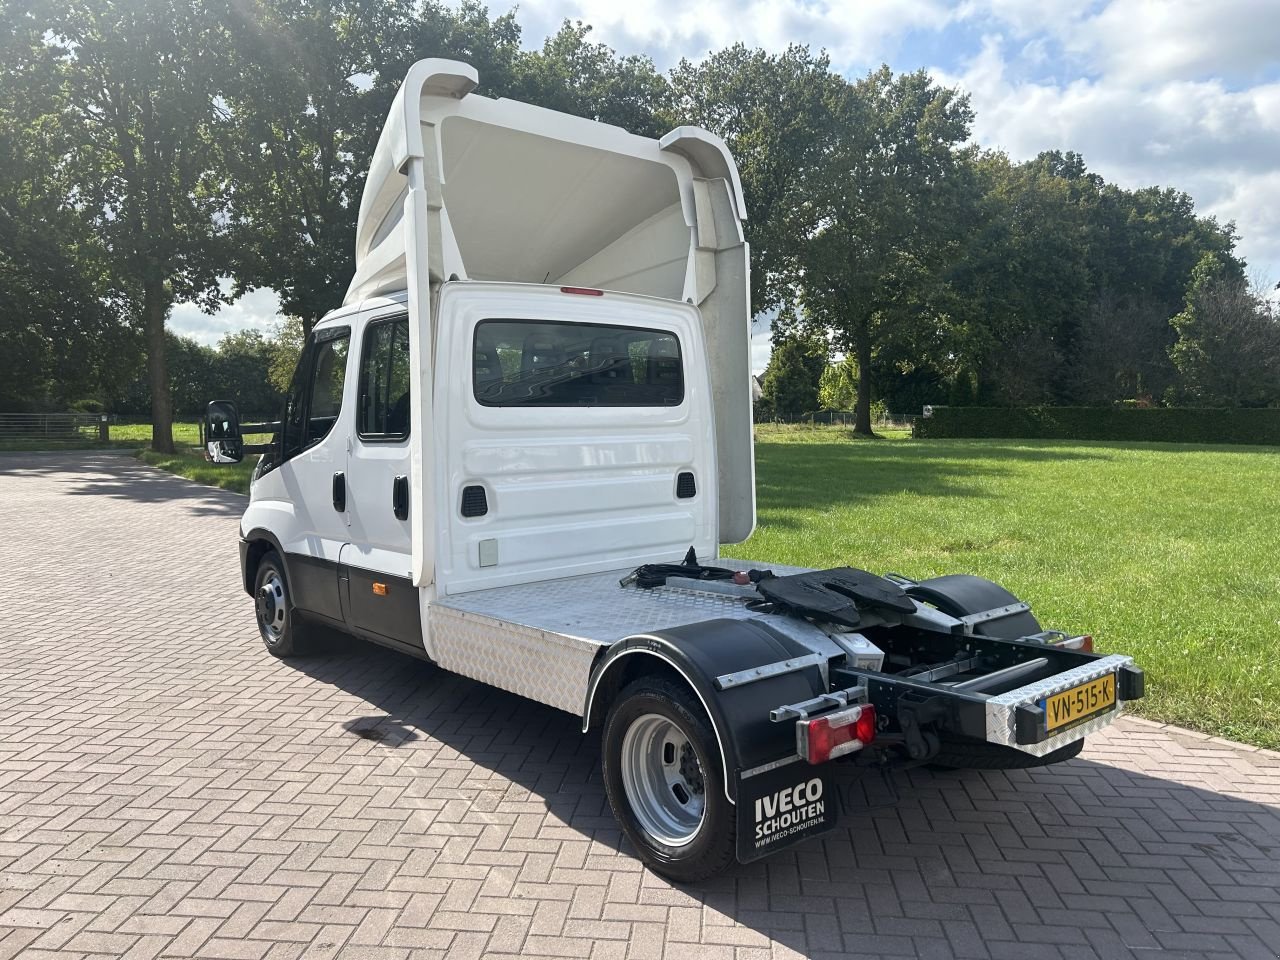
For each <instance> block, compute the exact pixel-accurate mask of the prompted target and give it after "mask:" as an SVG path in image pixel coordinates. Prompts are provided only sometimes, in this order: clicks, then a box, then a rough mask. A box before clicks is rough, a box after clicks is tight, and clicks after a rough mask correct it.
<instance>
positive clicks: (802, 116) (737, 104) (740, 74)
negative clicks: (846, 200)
mask: <svg viewBox="0 0 1280 960" xmlns="http://www.w3.org/2000/svg"><path fill="white" fill-rule="evenodd" d="M671 85H672V92H673V96H674V105H673V117H672V121H671V124H670V125H672V126H674V125H676V124H678V123H679V124H695V125H697V126H701V127H705V128H706V129H708V130H710V131H711V132H712V133H715V134H717V135H718V136H720V137H722V138H723V139H724V140H725V142H726V143H727V144H728V145H729V149H730V150H731V151H732V153H733V156H734V159H735V161H736V162H737V165H738V172H739V175H740V177H741V179H742V189H743V192H744V193H745V194H746V202H747V212H748V214H749V216H748V218H747V221H746V223H745V224H744V225H743V226H744V230H745V233H746V239H747V242H748V243H749V244H750V245H751V311H752V315H753V316H756V315H759V314H760V313H762V312H763V311H765V310H768V309H770V308H772V307H776V306H779V305H780V304H781V303H782V302H783V301H784V300H785V299H787V296H788V294H789V283H788V281H787V277H788V276H789V274H790V272H791V268H790V266H789V264H790V262H791V261H792V260H793V259H794V257H795V255H796V251H797V248H798V246H799V245H800V244H801V243H802V242H803V240H804V238H805V235H806V234H805V231H806V229H807V227H808V225H807V224H806V223H805V222H804V221H803V220H801V219H798V218H797V216H796V213H797V212H798V211H801V210H803V208H804V200H805V197H806V191H807V185H808V184H809V183H810V182H812V181H813V180H814V179H815V177H816V176H817V175H818V174H819V173H820V171H821V168H822V166H823V164H825V163H826V157H827V153H828V151H829V149H830V141H831V137H832V135H833V119H834V117H833V114H832V111H831V104H830V100H831V98H832V97H834V96H836V95H837V92H838V91H839V90H840V89H841V87H842V85H843V81H842V80H841V79H840V78H839V77H837V76H836V75H835V74H833V73H831V70H830V61H829V60H828V58H827V57H826V55H825V54H814V53H811V52H810V51H809V48H808V47H804V46H797V45H793V46H790V47H788V48H787V49H786V51H785V52H783V53H781V54H771V53H767V52H765V51H764V50H751V49H748V48H747V47H745V46H743V45H742V44H740V43H739V44H735V45H734V46H732V47H729V48H727V49H725V50H721V51H719V52H717V53H713V54H711V55H710V56H709V57H707V58H706V59H704V60H702V61H700V62H698V63H692V62H690V61H688V60H682V61H681V62H680V64H679V65H678V66H677V67H676V68H675V69H674V70H672V71H671Z"/></svg>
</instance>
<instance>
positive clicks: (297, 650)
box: [253, 551, 309, 658]
mask: <svg viewBox="0 0 1280 960" xmlns="http://www.w3.org/2000/svg"><path fill="white" fill-rule="evenodd" d="M253 602H254V612H255V613H256V615H257V620H258V633H259V634H260V635H261V636H262V642H263V644H265V645H266V648H267V650H268V652H270V653H271V655H272V656H274V657H281V658H283V657H293V656H297V655H299V654H302V653H306V652H307V647H308V640H309V637H308V636H307V627H306V625H305V624H302V623H300V622H299V620H298V617H297V615H296V613H295V612H294V609H293V601H292V599H291V598H290V596H289V581H288V580H287V579H286V578H285V573H284V564H283V563H282V562H281V561H280V556H279V554H277V553H276V552H275V551H271V552H270V553H268V554H266V555H265V556H264V557H263V558H262V560H261V561H260V562H259V563H258V572H257V574H255V576H254V578H253Z"/></svg>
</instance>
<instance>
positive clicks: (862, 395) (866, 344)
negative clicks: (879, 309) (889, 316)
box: [853, 319, 875, 437]
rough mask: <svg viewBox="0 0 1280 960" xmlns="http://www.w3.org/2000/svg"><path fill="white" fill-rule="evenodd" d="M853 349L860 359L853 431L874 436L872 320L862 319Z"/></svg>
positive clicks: (855, 333) (857, 329) (855, 334)
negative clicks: (872, 414)
mask: <svg viewBox="0 0 1280 960" xmlns="http://www.w3.org/2000/svg"><path fill="white" fill-rule="evenodd" d="M853 351H854V355H855V356H856V357H857V360H858V401H857V403H856V404H855V405H854V408H853V432H854V433H856V434H859V435H860V436H864V437H874V436H875V434H874V433H873V432H872V431H871V322H870V320H866V319H864V320H862V321H861V322H859V323H858V324H857V328H856V329H855V330H854V335H853Z"/></svg>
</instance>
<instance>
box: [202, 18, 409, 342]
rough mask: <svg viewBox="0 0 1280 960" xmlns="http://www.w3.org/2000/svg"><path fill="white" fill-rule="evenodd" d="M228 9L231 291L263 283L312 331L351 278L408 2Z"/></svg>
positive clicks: (405, 40)
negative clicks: (385, 73) (387, 66)
mask: <svg viewBox="0 0 1280 960" xmlns="http://www.w3.org/2000/svg"><path fill="white" fill-rule="evenodd" d="M231 10H232V12H233V16H232V17H231V18H230V20H229V21H228V24H229V26H228V29H229V31H230V38H231V43H230V46H231V67H232V68H231V69H230V70H229V71H228V83H227V88H226V102H227V105H228V107H229V111H230V113H229V116H230V123H229V129H228V136H227V137H226V138H225V141H224V142H225V145H226V146H225V153H224V158H223V160H224V165H225V169H226V177H227V184H228V186H227V194H228V195H229V196H230V198H231V202H230V209H229V216H230V239H231V241H232V243H231V244H230V246H229V249H230V250H231V251H232V256H231V260H230V263H229V268H230V272H231V273H232V274H233V275H234V278H235V293H236V294H241V293H244V292H246V291H247V290H249V289H252V288H253V287H269V288H271V289H272V290H274V291H276V293H277V294H279V296H280V306H281V310H282V311H283V312H284V313H285V314H287V315H290V316H296V317H299V318H300V319H301V320H302V324H303V327H304V329H305V330H307V331H309V330H310V329H311V326H312V325H313V324H314V323H315V322H316V321H317V320H319V319H320V317H322V316H323V315H324V314H325V313H327V312H328V311H329V310H332V309H333V308H334V307H337V306H338V305H340V304H341V303H342V299H343V295H344V294H345V292H346V287H347V284H348V283H349V282H350V280H351V276H352V274H353V273H354V272H355V236H356V221H357V219H358V212H359V206H360V195H361V190H362V189H363V186H364V175H365V172H366V170H367V169H368V165H369V158H370V156H371V154H372V151H373V147H374V144H375V142H376V137H377V131H378V129H379V128H380V127H381V124H382V122H383V121H384V120H385V118H386V113H387V109H388V107H389V105H390V100H391V96H392V92H393V91H394V89H395V87H394V86H392V87H391V88H390V89H386V88H385V87H383V86H379V85H376V84H375V79H376V78H378V77H380V76H381V73H380V67H381V61H380V57H381V55H382V51H389V50H403V49H405V48H406V47H407V46H408V36H407V33H408V30H409V22H410V19H411V15H412V7H411V5H410V4H409V3H408V2H407V0H390V2H387V0H319V2H308V3H297V2H294V0H251V2H245V3H238V4H234V5H233V6H232V7H231ZM405 69H407V65H405ZM403 76H404V72H403V70H401V71H400V73H399V75H398V76H396V77H395V78H394V84H395V85H396V86H398V85H399V82H400V80H401V79H402V78H403Z"/></svg>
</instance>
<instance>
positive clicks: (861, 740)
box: [796, 703, 876, 763]
mask: <svg viewBox="0 0 1280 960" xmlns="http://www.w3.org/2000/svg"><path fill="white" fill-rule="evenodd" d="M875 738H876V708H875V707H873V706H872V705H871V704H869V703H864V704H862V705H861V706H857V707H850V708H849V709H847V710H837V711H836V712H835V713H828V714H825V715H823V716H821V717H814V718H812V719H810V720H798V721H797V722H796V752H797V753H799V754H800V756H802V757H804V758H805V759H806V760H808V761H809V762H810V763H826V762H827V761H828V760H834V759H835V758H836V757H843V756H844V755H845V754H849V753H854V752H856V751H858V750H861V749H862V748H863V747H865V746H866V745H867V744H869V743H870V742H871V741H872V740H874V739H875Z"/></svg>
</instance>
